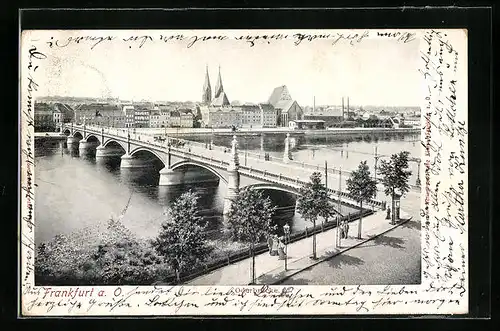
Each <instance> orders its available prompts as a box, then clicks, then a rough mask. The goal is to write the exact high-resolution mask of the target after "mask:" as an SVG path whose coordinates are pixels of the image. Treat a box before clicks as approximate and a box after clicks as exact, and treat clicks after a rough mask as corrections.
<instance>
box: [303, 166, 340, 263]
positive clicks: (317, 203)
mask: <svg viewBox="0 0 500 331" xmlns="http://www.w3.org/2000/svg"><path fill="white" fill-rule="evenodd" d="M297 211H298V212H299V213H300V214H301V215H302V217H304V219H305V220H306V221H309V222H311V223H312V224H313V229H315V228H316V221H317V219H318V216H321V217H329V216H331V215H333V214H334V211H333V206H332V204H331V200H330V197H329V195H328V190H327V189H326V187H325V185H323V184H322V183H321V173H319V172H314V173H313V174H312V175H311V177H310V182H309V183H306V184H305V185H304V186H302V187H301V188H300V190H299V197H298V199H297ZM312 254H313V255H312V257H313V259H316V234H315V233H314V232H313V253H312Z"/></svg>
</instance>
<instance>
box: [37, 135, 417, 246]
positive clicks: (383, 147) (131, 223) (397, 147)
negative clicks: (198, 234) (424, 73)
mask: <svg viewBox="0 0 500 331" xmlns="http://www.w3.org/2000/svg"><path fill="white" fill-rule="evenodd" d="M241 138H242V137H240V140H239V141H240V147H241V148H242V149H247V150H249V151H253V152H261V153H266V152H268V153H270V155H272V156H277V157H281V156H282V153H283V149H284V139H285V135H284V134H265V135H263V136H248V137H244V139H241ZM189 139H192V140H196V141H201V142H204V141H207V140H209V139H212V141H213V143H214V144H215V145H221V146H226V147H229V146H230V143H231V137H230V136H214V137H207V136H199V137H190V138H189ZM418 141H419V136H418V135H417V136H415V135H389V134H385V135H381V136H378V135H370V136H368V137H361V138H346V137H332V136H328V137H308V136H306V137H304V136H301V137H294V138H293V141H292V146H293V148H292V154H293V158H294V160H297V161H300V162H302V161H303V162H307V163H311V164H320V165H324V161H325V160H326V161H328V166H329V167H339V166H342V168H343V169H346V170H352V169H354V168H355V167H356V166H357V165H358V164H359V162H360V161H362V160H367V161H368V164H369V165H370V167H371V170H372V171H373V164H374V161H373V160H374V158H373V155H372V154H373V152H374V147H375V146H377V152H378V153H379V154H391V153H395V152H399V151H401V150H407V151H409V152H410V154H411V155H412V156H415V157H418V156H419V152H420V144H419V142H418ZM342 150H343V151H342ZM35 152H36V153H35V182H36V183H37V187H36V192H35V194H36V196H35V198H36V200H35V201H36V202H35V222H36V235H35V241H36V243H40V242H43V241H47V240H50V239H52V238H53V237H54V236H55V235H57V234H70V233H73V232H76V231H79V230H82V229H86V228H88V229H93V231H94V232H92V231H91V232H88V233H89V235H90V236H91V235H92V233H97V232H98V231H105V228H104V224H105V223H106V220H108V219H109V218H110V217H112V216H115V217H116V216H117V215H119V214H120V213H121V212H122V210H123V209H124V207H125V206H126V205H127V201H128V200H129V198H130V204H129V207H128V209H127V212H126V214H125V216H124V218H123V219H122V222H123V224H124V225H125V226H126V227H128V228H129V229H130V230H131V231H132V232H133V233H134V234H136V235H138V236H141V237H153V236H156V235H157V234H158V231H159V229H160V225H161V222H162V220H163V219H164V218H165V216H164V213H165V211H166V207H167V206H168V205H169V204H170V203H171V202H172V201H173V200H174V199H175V198H176V197H178V196H179V195H181V194H182V193H183V192H185V191H187V190H190V189H191V190H193V191H195V192H197V193H198V194H199V196H200V201H199V202H200V210H201V213H202V215H203V216H204V217H206V218H207V220H209V222H208V223H209V227H208V229H207V231H209V232H210V235H213V236H217V233H219V232H220V231H219V230H220V228H221V226H222V215H221V214H222V207H223V200H224V195H225V191H226V188H225V184H224V183H223V182H220V183H218V184H216V183H210V182H208V183H200V184H194V185H184V186H178V187H161V186H158V180H159V174H158V170H159V169H160V168H161V165H159V167H152V168H148V169H134V170H131V169H120V167H119V162H120V159H119V158H118V157H117V158H111V159H109V160H107V161H106V162H96V159H95V157H93V156H86V157H84V156H80V155H79V152H78V147H77V146H75V147H70V148H68V146H67V145H66V144H60V143H59V142H57V141H51V140H47V141H39V142H38V143H37V144H36V146H35ZM410 166H411V170H412V171H413V175H412V178H411V181H412V183H414V182H415V174H416V169H417V166H416V163H414V162H411V163H410ZM265 194H266V195H267V196H269V197H270V198H271V199H272V200H273V202H274V203H275V204H277V205H279V206H280V207H285V206H293V205H294V203H295V202H294V199H295V198H294V197H293V196H289V195H286V194H283V193H281V192H279V191H266V192H265ZM274 219H275V222H278V223H279V224H280V225H281V224H284V222H287V223H289V224H291V225H292V227H291V228H292V231H298V230H302V229H303V228H304V227H305V226H306V225H307V226H310V225H309V224H307V223H306V222H305V221H304V220H303V219H301V217H300V216H299V215H296V214H294V213H293V212H290V211H289V210H288V211H278V212H277V213H276V216H275V217H274ZM89 240H92V238H89Z"/></svg>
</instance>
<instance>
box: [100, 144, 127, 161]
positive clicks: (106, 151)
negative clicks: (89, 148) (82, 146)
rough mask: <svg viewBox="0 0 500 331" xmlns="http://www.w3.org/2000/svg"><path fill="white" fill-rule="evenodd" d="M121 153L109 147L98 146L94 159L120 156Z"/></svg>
mask: <svg viewBox="0 0 500 331" xmlns="http://www.w3.org/2000/svg"><path fill="white" fill-rule="evenodd" d="M122 155H123V152H121V151H120V150H117V149H114V148H109V147H104V146H102V145H99V146H97V147H96V152H95V157H96V158H98V157H103V158H104V157H111V156H122Z"/></svg>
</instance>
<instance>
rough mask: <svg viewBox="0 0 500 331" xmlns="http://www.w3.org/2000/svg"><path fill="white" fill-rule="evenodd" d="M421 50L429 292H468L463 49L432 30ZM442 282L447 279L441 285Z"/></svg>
mask: <svg viewBox="0 0 500 331" xmlns="http://www.w3.org/2000/svg"><path fill="white" fill-rule="evenodd" d="M422 42H423V48H422V50H421V51H420V58H421V67H420V68H419V72H420V74H421V76H422V78H423V79H424V81H425V85H424V86H425V96H424V97H425V107H424V109H423V110H422V112H423V118H424V121H423V125H422V141H421V144H422V147H423V150H424V152H423V159H424V160H423V164H424V178H425V181H424V186H423V192H422V193H423V195H424V204H423V208H422V209H421V213H420V214H421V216H422V217H423V220H424V223H423V224H424V225H423V228H422V230H423V238H424V240H423V250H422V251H423V266H422V268H423V276H424V280H426V281H428V285H427V287H426V289H425V291H426V292H430V293H433V294H438V293H449V291H453V290H456V289H458V290H459V296H461V297H463V296H464V295H465V293H466V288H467V286H466V283H465V274H466V268H467V263H466V256H465V253H464V246H463V244H462V243H461V241H460V240H459V239H457V238H463V235H464V233H465V232H466V231H467V216H466V209H467V205H466V202H467V199H466V197H467V177H466V176H465V174H466V164H467V158H466V153H467V150H466V146H467V124H466V121H467V113H466V112H459V111H458V109H457V104H458V102H459V101H460V100H461V97H462V98H463V99H462V105H464V104H466V99H465V98H466V95H465V94H462V95H460V94H458V93H457V86H458V85H459V84H461V83H462V84H465V85H466V82H462V81H461V79H464V78H462V77H459V75H458V68H459V65H461V63H460V61H459V58H460V56H461V54H460V53H459V51H458V49H457V48H456V47H455V46H454V45H453V43H451V42H450V40H449V38H448V34H447V33H446V32H444V31H435V30H430V31H427V32H426V33H425V34H424V36H423V41H422ZM436 284H441V286H440V287H437V286H436Z"/></svg>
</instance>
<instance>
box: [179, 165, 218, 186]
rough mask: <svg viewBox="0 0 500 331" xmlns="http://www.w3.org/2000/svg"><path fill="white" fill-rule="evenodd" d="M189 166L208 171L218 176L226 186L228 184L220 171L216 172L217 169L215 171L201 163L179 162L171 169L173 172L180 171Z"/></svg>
mask: <svg viewBox="0 0 500 331" xmlns="http://www.w3.org/2000/svg"><path fill="white" fill-rule="evenodd" d="M189 165H192V166H196V167H200V168H204V169H206V170H208V171H210V172H211V173H212V174H214V175H215V176H217V177H218V178H219V179H220V180H222V181H223V182H224V183H225V184H227V179H226V178H225V177H224V176H222V175H221V174H220V173H219V172H218V171H216V170H215V169H213V168H212V167H210V166H208V165H206V164H203V163H201V162H196V161H191V160H190V161H188V160H185V161H179V162H177V163H175V164H173V165H172V166H171V167H170V169H172V170H175V169H178V168H181V167H183V166H189Z"/></svg>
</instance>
